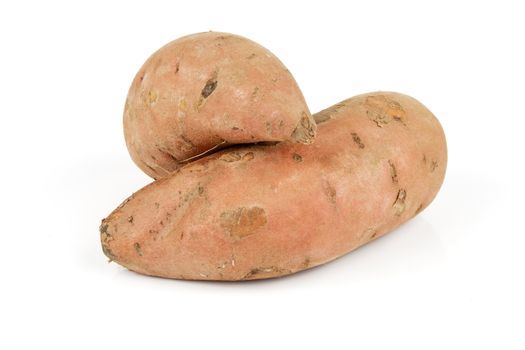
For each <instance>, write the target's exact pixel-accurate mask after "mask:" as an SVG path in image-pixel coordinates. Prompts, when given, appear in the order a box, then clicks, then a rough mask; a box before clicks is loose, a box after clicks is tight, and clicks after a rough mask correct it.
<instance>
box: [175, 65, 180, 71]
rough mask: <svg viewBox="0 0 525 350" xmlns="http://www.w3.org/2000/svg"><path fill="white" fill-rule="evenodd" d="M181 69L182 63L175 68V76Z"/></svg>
mask: <svg viewBox="0 0 525 350" xmlns="http://www.w3.org/2000/svg"><path fill="white" fill-rule="evenodd" d="M179 69H180V62H177V65H176V66H175V74H177V73H178V72H179Z"/></svg>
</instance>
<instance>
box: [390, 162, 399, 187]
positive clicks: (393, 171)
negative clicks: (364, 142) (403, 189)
mask: <svg viewBox="0 0 525 350" xmlns="http://www.w3.org/2000/svg"><path fill="white" fill-rule="evenodd" d="M388 165H390V178H391V179H392V182H393V183H395V184H397V182H398V179H397V169H396V166H395V165H394V162H393V161H391V160H390V159H389V160H388Z"/></svg>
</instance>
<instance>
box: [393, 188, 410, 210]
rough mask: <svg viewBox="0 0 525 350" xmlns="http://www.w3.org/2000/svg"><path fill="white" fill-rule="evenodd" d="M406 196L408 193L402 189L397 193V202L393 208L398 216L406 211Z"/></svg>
mask: <svg viewBox="0 0 525 350" xmlns="http://www.w3.org/2000/svg"><path fill="white" fill-rule="evenodd" d="M406 196H407V192H406V190H404V189H400V190H399V191H398V192H397V197H396V200H395V201H394V204H392V207H393V208H394V209H395V211H396V216H400V215H401V214H402V213H403V212H404V211H405V199H406Z"/></svg>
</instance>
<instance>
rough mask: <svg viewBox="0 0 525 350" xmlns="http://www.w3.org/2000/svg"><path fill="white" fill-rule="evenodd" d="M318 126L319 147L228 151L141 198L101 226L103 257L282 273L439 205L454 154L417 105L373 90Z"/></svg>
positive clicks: (163, 271)
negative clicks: (436, 200)
mask: <svg viewBox="0 0 525 350" xmlns="http://www.w3.org/2000/svg"><path fill="white" fill-rule="evenodd" d="M315 120H316V121H317V123H318V134H317V138H316V141H315V142H314V143H313V144H311V145H303V144H298V143H291V142H281V143H279V144H276V145H251V146H240V147H230V148H228V149H225V150H223V151H220V152H217V153H214V154H212V155H209V156H206V157H204V158H202V159H199V160H197V161H195V162H192V163H191V164H188V165H186V166H184V167H182V168H179V169H178V170H177V171H175V172H174V173H173V174H171V175H170V176H168V177H166V178H163V179H161V180H158V181H156V182H154V183H152V184H150V185H148V186H146V187H145V188H143V189H142V190H140V191H138V192H137V193H135V194H134V195H132V196H131V197H130V198H128V199H127V200H126V201H125V202H124V203H123V204H122V205H121V206H119V207H118V208H117V209H116V210H115V211H113V213H111V215H109V216H108V217H107V218H106V219H104V220H103V222H102V225H101V227H100V232H101V240H102V246H103V250H104V252H105V254H106V255H107V256H108V257H109V258H110V259H111V260H113V261H116V262H118V263H119V264H121V265H123V266H125V267H127V268H128V269H130V270H133V271H137V272H140V273H143V274H147V275H154V276H162V277H169V278H180V279H202V280H249V279H261V278H268V277H276V276H283V275H287V274H290V273H294V272H297V271H301V270H304V269H307V268H310V267H313V266H317V265H320V264H323V263H326V262H328V261H330V260H333V259H335V258H337V257H339V256H341V255H343V254H346V253H348V252H350V251H352V250H354V249H356V248H357V247H359V246H361V245H363V244H365V243H367V242H369V241H371V240H373V239H376V238H378V237H381V236H382V235H384V234H385V233H387V232H389V231H391V230H392V229H394V228H396V227H397V226H399V225H400V224H402V223H403V222H405V221H407V220H409V219H410V218H412V217H414V216H415V215H416V214H418V213H419V212H421V210H423V209H424V208H425V207H426V206H427V205H428V204H429V203H430V202H431V201H432V200H433V198H434V196H435V195H436V193H437V192H438V190H439V188H440V186H441V184H442V182H443V178H444V175H445V169H446V164H447V150H446V143H445V137H444V133H443V130H442V128H441V126H440V124H439V122H438V120H437V119H436V118H435V117H434V116H433V115H432V113H431V112H430V111H429V110H428V109H426V108H425V107H424V106H423V105H422V104H421V103H419V102H418V101H416V100H414V99H413V98H411V97H408V96H405V95H401V94H397V93H387V92H377V93H370V94H365V95H360V96H357V97H354V98H351V99H349V100H346V101H343V102H341V103H339V104H336V105H335V106H333V107H331V108H328V109H326V110H324V111H322V112H319V113H317V114H316V115H315Z"/></svg>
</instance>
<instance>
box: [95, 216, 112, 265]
mask: <svg viewBox="0 0 525 350" xmlns="http://www.w3.org/2000/svg"><path fill="white" fill-rule="evenodd" d="M108 227H109V225H108V224H106V223H105V222H104V220H102V223H101V224H100V227H99V231H100V241H101V243H102V252H103V253H104V255H106V256H107V257H108V259H109V262H111V261H113V260H116V255H115V254H114V253H113V251H112V250H111V248H110V247H109V242H111V241H112V240H113V237H112V236H111V234H110V233H109V232H108Z"/></svg>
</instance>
